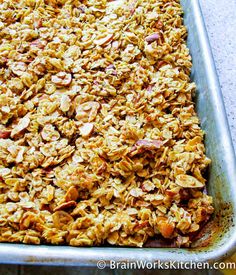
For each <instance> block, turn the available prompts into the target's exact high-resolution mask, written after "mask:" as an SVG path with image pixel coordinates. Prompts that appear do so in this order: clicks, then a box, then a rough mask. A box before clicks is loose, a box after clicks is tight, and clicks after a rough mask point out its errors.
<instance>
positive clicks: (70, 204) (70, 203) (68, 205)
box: [54, 201, 77, 212]
mask: <svg viewBox="0 0 236 275" xmlns="http://www.w3.org/2000/svg"><path fill="white" fill-rule="evenodd" d="M76 204H77V203H76V202H75V201H68V202H64V203H62V204H60V205H58V206H57V207H55V208H54V212H55V211H58V210H63V209H68V208H71V207H75V206H76Z"/></svg>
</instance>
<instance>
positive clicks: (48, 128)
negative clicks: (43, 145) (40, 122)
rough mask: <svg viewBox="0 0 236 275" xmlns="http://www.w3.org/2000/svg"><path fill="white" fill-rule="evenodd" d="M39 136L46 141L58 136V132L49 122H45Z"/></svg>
mask: <svg viewBox="0 0 236 275" xmlns="http://www.w3.org/2000/svg"><path fill="white" fill-rule="evenodd" d="M41 136H42V138H43V139H44V140H46V141H55V140H58V139H59V138H60V134H59V132H58V131H56V130H55V127H54V126H53V125H51V124H46V125H45V126H44V127H43V130H42V132H41Z"/></svg>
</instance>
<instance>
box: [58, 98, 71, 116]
mask: <svg viewBox="0 0 236 275" xmlns="http://www.w3.org/2000/svg"><path fill="white" fill-rule="evenodd" d="M70 103H71V100H70V98H69V96H68V95H62V97H61V102H60V109H61V110H62V111H63V112H67V111H69V109H70Z"/></svg>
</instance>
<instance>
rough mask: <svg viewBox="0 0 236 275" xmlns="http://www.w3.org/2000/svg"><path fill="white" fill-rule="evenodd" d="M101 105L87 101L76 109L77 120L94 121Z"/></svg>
mask: <svg viewBox="0 0 236 275" xmlns="http://www.w3.org/2000/svg"><path fill="white" fill-rule="evenodd" d="M100 106H101V104H100V103H98V102H96V101H87V102H85V103H82V104H79V105H78V106H77V108H76V119H78V120H83V121H89V122H91V121H93V120H94V119H95V118H96V116H97V113H98V110H99V108H100Z"/></svg>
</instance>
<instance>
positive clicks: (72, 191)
mask: <svg viewBox="0 0 236 275" xmlns="http://www.w3.org/2000/svg"><path fill="white" fill-rule="evenodd" d="M78 197H79V193H78V191H77V189H76V188H75V187H74V186H71V187H70V188H69V189H68V190H67V192H66V195H65V200H66V201H67V202H68V201H76V200H77V199H78Z"/></svg>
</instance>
